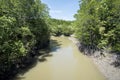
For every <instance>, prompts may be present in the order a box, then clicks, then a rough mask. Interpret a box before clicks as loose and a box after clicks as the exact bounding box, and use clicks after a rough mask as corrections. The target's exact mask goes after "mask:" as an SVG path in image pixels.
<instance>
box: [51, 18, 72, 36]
mask: <svg viewBox="0 0 120 80" xmlns="http://www.w3.org/2000/svg"><path fill="white" fill-rule="evenodd" d="M50 26H51V27H50V28H51V34H52V35H54V36H60V35H65V36H70V35H71V34H73V32H74V29H73V21H66V20H59V19H50Z"/></svg>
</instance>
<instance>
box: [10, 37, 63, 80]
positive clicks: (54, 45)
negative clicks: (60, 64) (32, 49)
mask: <svg viewBox="0 0 120 80" xmlns="http://www.w3.org/2000/svg"><path fill="white" fill-rule="evenodd" d="M60 45H61V44H59V43H58V41H57V40H53V39H51V40H50V46H49V47H48V48H47V49H41V50H39V53H38V54H37V55H36V56H35V57H34V58H32V57H31V58H30V59H28V60H30V62H29V61H28V62H29V63H28V64H25V65H23V67H22V68H20V69H19V71H18V74H17V75H16V76H15V77H14V79H10V80H22V79H25V77H23V75H24V74H25V73H27V72H28V71H29V70H31V69H32V68H34V67H36V65H37V64H39V63H41V62H45V61H47V59H46V58H47V57H52V56H53V55H52V54H50V53H51V52H54V51H56V50H57V49H59V48H60Z"/></svg>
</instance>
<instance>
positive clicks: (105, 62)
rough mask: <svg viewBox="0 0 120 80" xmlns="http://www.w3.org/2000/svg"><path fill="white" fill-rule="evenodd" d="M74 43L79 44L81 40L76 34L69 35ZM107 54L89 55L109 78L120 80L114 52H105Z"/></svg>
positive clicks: (119, 69) (119, 70) (119, 71)
mask: <svg viewBox="0 0 120 80" xmlns="http://www.w3.org/2000/svg"><path fill="white" fill-rule="evenodd" d="M69 39H70V40H71V41H72V42H73V43H74V44H76V45H77V44H79V41H78V40H77V39H76V38H74V36H71V37H69ZM104 54H105V56H106V57H104V56H100V52H95V53H94V55H91V56H89V58H90V59H92V61H93V62H94V64H95V65H96V66H97V68H98V69H99V71H100V72H101V73H102V74H103V75H104V76H105V77H106V79H107V80H120V68H119V67H115V66H113V65H112V63H113V62H114V61H115V59H114V56H115V55H114V54H108V53H105V52H104Z"/></svg>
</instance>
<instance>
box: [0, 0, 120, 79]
mask: <svg viewBox="0 0 120 80" xmlns="http://www.w3.org/2000/svg"><path fill="white" fill-rule="evenodd" d="M74 17H75V20H74V21H66V20H60V19H53V18H51V17H50V15H49V8H48V7H47V5H46V4H44V3H42V2H41V0H0V80H5V79H6V78H9V77H10V76H11V75H14V74H16V73H17V71H18V69H19V68H24V67H25V66H26V64H29V63H30V62H31V58H34V57H35V55H37V54H38V53H39V50H40V49H43V48H46V47H48V46H49V41H50V36H51V35H54V36H60V35H65V36H70V35H72V34H74V35H75V37H76V38H77V39H78V40H79V42H80V46H79V49H80V51H81V52H84V53H85V54H93V53H94V52H95V51H96V50H99V51H103V50H106V49H107V50H109V51H114V52H116V53H119V52H120V0H79V10H78V11H77V13H76V14H75V15H74Z"/></svg>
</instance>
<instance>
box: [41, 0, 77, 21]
mask: <svg viewBox="0 0 120 80" xmlns="http://www.w3.org/2000/svg"><path fill="white" fill-rule="evenodd" d="M41 1H42V3H45V4H47V6H48V7H49V9H50V11H49V14H50V16H51V17H52V18H56V19H63V20H75V18H74V14H76V13H77V10H78V9H79V3H78V1H79V0H41Z"/></svg>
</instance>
